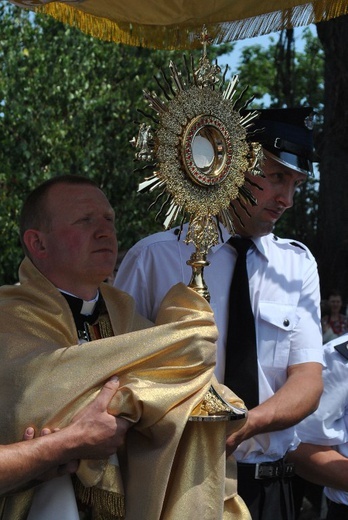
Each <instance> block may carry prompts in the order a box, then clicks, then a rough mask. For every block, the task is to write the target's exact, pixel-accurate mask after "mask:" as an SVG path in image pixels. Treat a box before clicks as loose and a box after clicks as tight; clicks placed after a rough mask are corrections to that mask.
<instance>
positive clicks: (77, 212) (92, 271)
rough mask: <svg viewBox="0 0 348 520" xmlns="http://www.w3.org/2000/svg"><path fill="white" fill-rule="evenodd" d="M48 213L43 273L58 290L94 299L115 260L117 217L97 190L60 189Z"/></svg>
mask: <svg viewBox="0 0 348 520" xmlns="http://www.w3.org/2000/svg"><path fill="white" fill-rule="evenodd" d="M45 208H46V213H47V216H48V222H47V226H46V231H42V232H41V239H42V245H43V253H42V255H41V259H40V265H39V268H40V269H41V270H42V271H43V274H45V276H46V277H47V278H48V279H49V280H50V281H51V282H52V283H53V284H54V285H56V286H57V287H58V288H59V289H63V290H65V291H68V292H71V293H72V294H74V295H76V296H79V297H81V298H84V299H91V298H93V297H94V296H95V294H96V290H97V287H98V286H99V285H100V283H101V282H102V281H103V280H105V279H106V278H107V277H108V276H110V275H111V274H112V272H113V270H114V268H115V264H116V258H117V240H116V233H115V214H114V211H113V209H112V207H111V206H110V203H109V201H108V199H107V198H106V196H105V195H104V193H103V192H102V191H101V190H100V189H99V188H96V187H94V186H89V185H78V184H77V185H75V184H57V185H54V186H52V187H51V188H50V190H49V192H48V194H47V199H46V204H45Z"/></svg>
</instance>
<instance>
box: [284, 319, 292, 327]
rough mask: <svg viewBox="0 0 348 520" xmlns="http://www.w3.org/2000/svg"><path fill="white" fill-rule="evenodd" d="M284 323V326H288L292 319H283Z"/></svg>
mask: <svg viewBox="0 0 348 520" xmlns="http://www.w3.org/2000/svg"><path fill="white" fill-rule="evenodd" d="M283 325H284V327H288V326H289V325H290V321H289V320H288V319H287V318H286V319H285V320H284V321H283Z"/></svg>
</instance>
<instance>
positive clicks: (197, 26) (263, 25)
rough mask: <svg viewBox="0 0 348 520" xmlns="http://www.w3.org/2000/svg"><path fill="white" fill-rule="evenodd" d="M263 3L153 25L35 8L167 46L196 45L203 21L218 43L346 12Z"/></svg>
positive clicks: (333, 4)
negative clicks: (220, 18) (218, 16)
mask: <svg viewBox="0 0 348 520" xmlns="http://www.w3.org/2000/svg"><path fill="white" fill-rule="evenodd" d="M19 3H20V2H19ZM264 3H265V6H264V9H265V11H266V10H267V7H268V8H269V11H268V12H266V13H259V12H258V11H257V10H256V9H255V11H256V12H255V16H250V17H249V18H245V19H243V20H234V19H233V14H234V12H233V9H232V8H231V9H230V10H227V12H226V18H227V19H230V20H232V21H225V22H220V23H209V21H208V20H205V19H204V16H202V17H201V18H200V19H198V20H197V21H193V22H187V23H183V24H171V25H169V24H168V25H156V21H155V20H154V23H153V24H151V25H140V24H137V23H133V22H132V20H131V16H132V13H130V14H129V16H130V20H129V22H117V21H116V19H113V13H112V7H110V8H109V10H110V13H108V18H107V17H102V16H97V15H92V14H90V13H88V12H86V11H84V10H83V7H82V6H81V7H80V6H79V7H74V6H70V5H66V4H63V3H60V2H53V3H51V2H50V3H49V4H46V5H42V6H40V7H37V8H36V9H35V10H36V11H37V12H40V13H45V14H49V15H50V16H53V17H54V18H56V19H57V20H59V21H61V22H63V23H68V24H69V25H72V26H74V27H77V28H78V29H80V30H81V31H83V32H85V33H87V34H90V35H91V36H94V37H96V38H100V39H103V40H106V41H113V42H116V43H125V44H127V45H135V46H142V47H152V48H157V49H168V50H169V49H193V48H199V47H200V42H199V40H198V39H196V38H195V35H196V34H197V32H198V33H199V32H200V31H201V29H202V25H203V24H205V26H206V28H207V31H208V33H209V35H210V36H211V38H212V40H213V42H214V43H221V42H226V41H227V42H228V41H235V40H240V39H244V38H252V37H254V36H259V35H261V34H268V33H270V32H275V31H281V30H282V29H286V28H289V27H301V26H304V25H309V24H312V23H317V22H321V21H326V20H330V19H331V18H335V17H337V16H342V15H345V14H347V13H348V4H347V2H346V1H344V0H317V1H316V2H307V3H305V4H302V5H296V6H294V7H291V8H285V7H284V8H282V7H281V2H279V4H280V5H279V8H278V10H273V12H271V10H272V9H273V8H274V7H273V4H272V3H271V2H264ZM268 4H269V6H268ZM77 5H78V4H77ZM23 6H26V3H24V2H23ZM256 7H257V6H256ZM86 9H87V7H86ZM203 14H204V13H203Z"/></svg>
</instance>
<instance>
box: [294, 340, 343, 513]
mask: <svg viewBox="0 0 348 520" xmlns="http://www.w3.org/2000/svg"><path fill="white" fill-rule="evenodd" d="M341 344H347V345H348V334H344V335H343V336H340V337H339V338H336V339H334V340H332V341H330V343H327V344H326V345H325V346H324V349H325V357H324V360H325V363H326V367H325V368H324V370H323V381H324V391H323V394H322V396H321V399H320V404H319V407H318V408H317V410H316V411H315V412H314V413H313V414H312V415H310V416H309V417H307V418H306V419H304V420H303V421H302V422H301V423H300V424H299V425H298V426H297V432H298V435H299V437H300V439H301V441H303V442H306V443H309V444H319V445H322V446H333V447H334V448H335V449H336V450H337V451H338V452H339V453H340V454H341V455H343V456H344V457H346V458H348V359H347V358H345V357H344V356H343V355H342V354H340V353H339V352H337V350H336V349H335V346H337V345H341ZM347 352H348V349H347ZM324 492H325V494H326V496H327V497H328V498H329V499H330V500H332V501H333V502H337V503H339V504H345V505H348V493H347V492H344V491H339V490H338V489H333V488H327V487H326V488H324Z"/></svg>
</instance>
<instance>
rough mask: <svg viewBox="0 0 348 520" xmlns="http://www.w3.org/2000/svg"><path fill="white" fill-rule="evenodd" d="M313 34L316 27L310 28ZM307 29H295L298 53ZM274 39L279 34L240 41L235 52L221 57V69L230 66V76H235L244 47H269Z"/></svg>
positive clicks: (276, 39) (219, 60) (310, 26)
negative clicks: (303, 34)
mask: <svg viewBox="0 0 348 520" xmlns="http://www.w3.org/2000/svg"><path fill="white" fill-rule="evenodd" d="M308 27H309V28H310V29H311V30H312V31H313V32H315V33H316V28H315V26H314V25H313V24H312V25H309V26H308ZM304 29H305V27H298V28H296V29H295V48H296V50H298V51H301V50H302V49H303V45H304V44H303V42H302V40H301V36H302V33H303V31H304ZM271 38H273V39H274V41H275V42H277V41H278V39H279V32H273V33H270V34H266V35H264V36H255V37H254V38H246V39H245V40H238V41H237V42H236V45H235V48H234V50H233V52H231V53H230V54H224V55H223V56H220V57H219V59H218V62H219V65H220V67H221V68H222V69H223V68H224V67H225V65H229V67H230V69H229V74H234V73H235V72H236V70H237V65H238V61H239V59H240V56H241V51H242V49H243V48H244V47H250V46H251V45H261V46H263V47H268V46H269V44H270V39H271Z"/></svg>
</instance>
